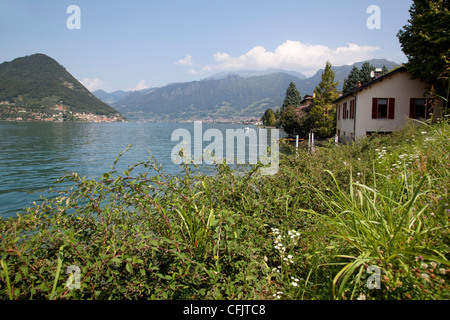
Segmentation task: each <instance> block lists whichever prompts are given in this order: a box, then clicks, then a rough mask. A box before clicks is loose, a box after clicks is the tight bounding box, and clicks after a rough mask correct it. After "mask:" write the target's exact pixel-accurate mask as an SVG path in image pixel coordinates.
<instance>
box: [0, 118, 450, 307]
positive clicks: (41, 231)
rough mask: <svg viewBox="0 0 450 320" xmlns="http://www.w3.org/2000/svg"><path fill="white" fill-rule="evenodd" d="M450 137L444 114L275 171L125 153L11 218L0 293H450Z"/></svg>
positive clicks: (1, 237) (1, 244) (293, 158)
mask: <svg viewBox="0 0 450 320" xmlns="http://www.w3.org/2000/svg"><path fill="white" fill-rule="evenodd" d="M449 136H450V130H449V125H448V124H447V123H445V122H443V123H440V124H435V125H426V124H423V125H421V126H417V125H410V126H407V127H405V128H404V129H403V130H401V131H399V132H397V133H394V134H392V135H390V136H388V137H383V136H380V137H378V136H372V137H370V138H365V139H363V140H361V141H359V142H357V143H354V144H351V145H339V146H334V145H333V144H324V145H323V146H322V147H320V148H317V149H316V152H315V153H313V154H310V153H308V152H307V151H306V150H298V151H297V152H293V154H292V155H282V157H281V159H280V160H281V161H280V169H279V171H278V173H277V174H276V175H274V176H261V175H259V174H258V166H249V167H246V168H244V170H239V168H238V169H236V170H232V169H231V168H230V167H228V166H226V165H218V166H217V168H216V169H217V171H216V174H215V175H204V174H202V173H201V172H200V171H198V170H197V169H196V168H195V167H194V166H191V165H185V167H184V173H183V174H180V175H177V176H172V175H168V174H166V173H165V172H164V170H163V168H161V166H160V165H159V164H158V163H157V162H156V161H155V160H154V158H151V157H150V158H149V159H148V161H143V162H140V163H137V164H135V165H132V166H130V167H129V168H128V169H127V170H125V171H124V172H123V173H118V172H116V171H115V169H114V166H115V165H116V163H117V162H118V161H120V157H121V155H122V154H119V156H118V158H117V159H116V161H114V165H113V167H112V169H111V171H110V172H108V173H105V174H103V175H102V176H101V177H99V178H98V179H92V180H89V179H86V178H83V177H80V176H79V175H78V174H76V173H74V174H72V175H68V176H65V177H63V178H62V179H61V182H70V183H71V185H70V186H69V187H67V188H66V189H63V190H60V191H59V192H60V194H59V195H58V197H55V198H52V199H49V200H45V201H44V202H43V203H42V204H39V205H35V206H33V207H31V208H27V209H26V210H25V211H24V212H22V213H21V214H20V215H18V217H15V218H10V219H8V220H0V260H1V266H2V268H1V269H0V299H449V298H450V295H449V287H448V281H449V280H450V279H449V274H450V268H449V263H448V260H449V252H450V251H449V246H448V244H449V243H450V241H449V228H448V219H449V213H450V206H449V202H450V199H449V189H450V181H449V179H448V177H449V173H450V167H449V163H448V158H449V157H450V150H449V149H450V147H449V145H450V144H449V138H448V137H449ZM127 150H128V148H127ZM138 167H142V168H143V169H145V170H141V171H142V172H141V173H139V174H136V173H135V168H138ZM73 266H77V267H79V268H80V273H79V280H80V286H79V288H76V289H71V288H68V286H67V281H66V280H67V277H66V273H65V271H66V270H68V268H70V267H73ZM373 270H379V271H380V273H379V279H378V280H379V282H380V288H379V289H376V288H372V287H371V286H369V285H368V283H369V282H370V281H371V279H373V277H374V276H378V274H373ZM77 276H78V275H77Z"/></svg>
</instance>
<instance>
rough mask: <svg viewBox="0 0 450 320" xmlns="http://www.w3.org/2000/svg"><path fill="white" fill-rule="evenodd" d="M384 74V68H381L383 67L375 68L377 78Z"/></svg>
mask: <svg viewBox="0 0 450 320" xmlns="http://www.w3.org/2000/svg"><path fill="white" fill-rule="evenodd" d="M382 74H383V69H381V68H376V69H375V78H378V77H381V75H382Z"/></svg>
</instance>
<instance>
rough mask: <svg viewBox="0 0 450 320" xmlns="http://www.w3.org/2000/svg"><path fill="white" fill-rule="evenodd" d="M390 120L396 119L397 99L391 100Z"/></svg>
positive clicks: (389, 105)
mask: <svg viewBox="0 0 450 320" xmlns="http://www.w3.org/2000/svg"><path fill="white" fill-rule="evenodd" d="M388 108H389V119H394V117H395V98H389V104H388Z"/></svg>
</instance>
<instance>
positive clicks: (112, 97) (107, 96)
mask: <svg viewBox="0 0 450 320" xmlns="http://www.w3.org/2000/svg"><path fill="white" fill-rule="evenodd" d="M129 93H131V91H123V90H117V91H114V92H106V91H104V90H101V89H100V90H96V91H92V94H93V95H94V96H96V97H97V98H99V99H100V100H102V101H103V102H104V103H107V104H113V103H115V102H117V101H119V100H120V99H122V98H124V97H125V96H126V95H128V94H129Z"/></svg>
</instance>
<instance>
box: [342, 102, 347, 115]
mask: <svg viewBox="0 0 450 320" xmlns="http://www.w3.org/2000/svg"><path fill="white" fill-rule="evenodd" d="M342 119H347V102H344V107H343V111H342Z"/></svg>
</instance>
